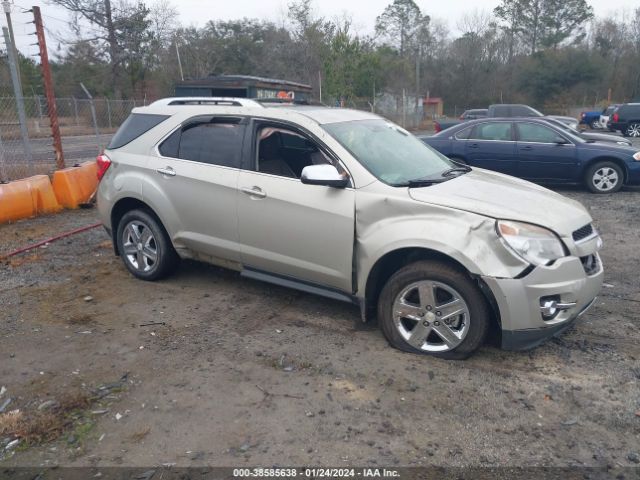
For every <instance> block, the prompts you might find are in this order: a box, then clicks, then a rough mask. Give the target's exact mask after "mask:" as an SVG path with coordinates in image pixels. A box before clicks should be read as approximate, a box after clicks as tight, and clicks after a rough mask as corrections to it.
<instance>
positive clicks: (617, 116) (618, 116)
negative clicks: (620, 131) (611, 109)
mask: <svg viewBox="0 0 640 480" xmlns="http://www.w3.org/2000/svg"><path fill="white" fill-rule="evenodd" d="M618 120H620V115H618V114H617V113H614V114H613V121H614V122H617V121H618Z"/></svg>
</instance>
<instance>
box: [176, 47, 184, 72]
mask: <svg viewBox="0 0 640 480" xmlns="http://www.w3.org/2000/svg"><path fill="white" fill-rule="evenodd" d="M176 55H177V56H178V68H180V79H181V80H182V81H183V82H184V72H183V71H182V60H180V49H179V48H178V39H177V38H176Z"/></svg>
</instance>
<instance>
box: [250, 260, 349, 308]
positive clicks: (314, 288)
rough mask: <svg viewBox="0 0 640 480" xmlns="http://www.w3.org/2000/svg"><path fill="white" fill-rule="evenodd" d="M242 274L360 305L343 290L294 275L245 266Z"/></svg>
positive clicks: (261, 280)
mask: <svg viewBox="0 0 640 480" xmlns="http://www.w3.org/2000/svg"><path fill="white" fill-rule="evenodd" d="M240 275H241V276H242V277H245V278H251V279H253V280H258V281H260V282H267V283H273V284H275V285H280V286H281V287H286V288H293V289H295V290H300V291H302V292H306V293H311V294H313V295H319V296H321V297H326V298H331V299H333V300H339V301H341V302H347V303H351V304H354V305H360V301H359V300H358V299H357V298H356V297H355V296H353V295H350V294H348V293H345V292H343V291H341V290H337V289H333V288H329V287H323V286H321V285H316V284H314V283H309V282H305V281H303V280H298V279H296V278H294V277H288V276H285V275H277V274H275V273H267V272H263V271H261V270H255V269H253V268H246V267H245V268H244V269H243V270H242V271H241V272H240Z"/></svg>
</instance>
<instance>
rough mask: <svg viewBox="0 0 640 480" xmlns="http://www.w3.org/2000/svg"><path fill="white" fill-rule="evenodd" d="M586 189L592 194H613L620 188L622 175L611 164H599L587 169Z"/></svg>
mask: <svg viewBox="0 0 640 480" xmlns="http://www.w3.org/2000/svg"><path fill="white" fill-rule="evenodd" d="M586 180H587V187H589V190H591V191H592V192H593V193H614V192H617V191H618V190H620V189H621V188H622V184H623V182H624V173H623V172H622V169H621V168H620V167H619V166H618V165H617V164H616V163H613V162H599V163H597V164H596V165H594V166H593V167H591V168H590V169H589V171H588V172H587V176H586Z"/></svg>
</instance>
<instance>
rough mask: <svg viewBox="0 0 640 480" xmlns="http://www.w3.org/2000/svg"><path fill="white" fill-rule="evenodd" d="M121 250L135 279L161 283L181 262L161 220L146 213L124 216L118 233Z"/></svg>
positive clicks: (134, 212) (137, 211)
mask: <svg viewBox="0 0 640 480" xmlns="http://www.w3.org/2000/svg"><path fill="white" fill-rule="evenodd" d="M116 235H117V236H116V240H117V242H118V251H119V252H120V256H121V257H122V261H123V262H124V265H125V267H127V270H129V272H131V273H132V274H133V276H135V277H136V278H139V279H141V280H147V281H154V280H159V279H161V278H164V277H166V276H167V275H169V274H171V273H173V271H174V270H175V269H176V267H177V266H178V263H179V257H178V254H177V253H176V251H175V249H174V248H173V245H172V244H171V241H170V239H169V236H168V235H167V233H166V232H165V230H164V228H163V227H162V225H161V223H160V221H159V220H158V219H157V218H156V217H155V215H152V214H151V213H150V212H148V211H145V210H131V211H130V212H127V213H125V214H124V215H123V217H122V218H121V219H120V223H119V224H118V231H117V234H116Z"/></svg>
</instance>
